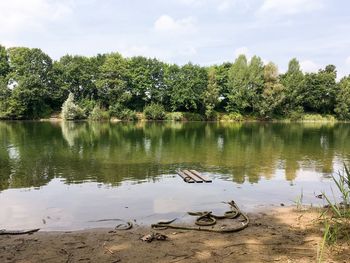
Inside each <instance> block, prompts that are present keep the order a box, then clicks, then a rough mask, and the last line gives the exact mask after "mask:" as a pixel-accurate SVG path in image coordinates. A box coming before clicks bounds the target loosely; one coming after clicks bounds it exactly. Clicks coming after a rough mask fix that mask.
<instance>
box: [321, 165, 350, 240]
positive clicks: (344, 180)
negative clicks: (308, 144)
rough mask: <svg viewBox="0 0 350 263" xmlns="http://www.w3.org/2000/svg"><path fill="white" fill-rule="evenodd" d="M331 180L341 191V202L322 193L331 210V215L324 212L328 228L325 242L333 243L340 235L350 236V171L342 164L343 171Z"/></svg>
mask: <svg viewBox="0 0 350 263" xmlns="http://www.w3.org/2000/svg"><path fill="white" fill-rule="evenodd" d="M332 178H333V181H334V183H335V185H336V187H337V189H338V191H339V192H340V193H341V198H342V202H340V203H337V202H336V201H335V202H332V201H331V200H330V198H329V197H328V196H327V195H326V194H325V193H323V196H324V198H325V199H326V201H327V203H328V207H329V208H330V211H331V212H332V214H331V216H328V217H327V216H326V213H325V214H324V215H325V216H324V221H325V226H328V230H327V231H326V233H325V235H326V236H325V239H326V241H327V243H329V244H331V243H335V242H337V240H338V239H339V238H341V237H344V236H345V237H347V238H348V239H349V236H350V207H349V205H350V171H349V168H348V167H347V166H346V165H345V164H344V171H343V172H339V173H338V176H337V177H336V176H334V175H333V176H332Z"/></svg>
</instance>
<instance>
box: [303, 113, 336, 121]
mask: <svg viewBox="0 0 350 263" xmlns="http://www.w3.org/2000/svg"><path fill="white" fill-rule="evenodd" d="M302 121H304V122H335V121H336V119H335V118H334V116H332V115H324V116H322V115H321V114H305V115H304V116H303V118H302Z"/></svg>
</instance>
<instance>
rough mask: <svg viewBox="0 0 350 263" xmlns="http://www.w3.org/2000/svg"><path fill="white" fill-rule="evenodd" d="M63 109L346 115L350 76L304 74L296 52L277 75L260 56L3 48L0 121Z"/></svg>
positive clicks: (67, 114)
mask: <svg viewBox="0 0 350 263" xmlns="http://www.w3.org/2000/svg"><path fill="white" fill-rule="evenodd" d="M61 109H62V115H63V116H62V117H63V118H65V119H85V118H90V119H92V120H100V119H110V118H117V119H120V120H136V119H139V118H145V119H150V120H164V119H167V120H224V121H225V120H226V121H230V120H231V121H241V120H244V119H251V120H273V119H289V120H292V121H298V120H310V119H313V120H314V119H315V118H316V119H328V120H335V118H337V119H339V120H349V119H350V76H347V77H343V78H342V79H341V80H340V81H337V72H336V67H335V66H334V65H328V66H326V67H325V68H324V69H320V70H319V71H318V72H317V73H306V74H304V73H303V72H302V70H301V69H300V65H299V62H298V60H297V59H295V58H293V59H292V60H290V62H289V65H288V70H287V71H286V72H285V73H284V74H280V73H279V72H278V68H277V66H276V65H275V64H274V63H272V62H269V63H267V64H264V63H263V61H262V59H261V58H260V57H258V56H253V57H252V58H251V59H249V60H248V59H247V57H246V56H245V55H240V56H239V57H238V58H237V59H236V60H235V61H234V62H233V63H231V62H226V63H222V64H220V65H212V66H207V67H204V66H199V65H194V64H192V63H188V64H186V65H183V66H179V65H175V64H168V63H164V62H162V61H159V60H157V59H155V58H154V59H151V58H146V57H142V56H137V57H131V58H124V57H123V56H122V55H121V54H119V53H109V54H98V55H96V56H94V57H85V56H71V55H65V56H63V57H61V58H60V59H59V60H58V61H53V60H52V59H51V58H50V57H49V56H48V55H47V54H45V53H44V52H43V51H41V50H40V49H38V48H26V47H12V48H7V49H6V48H5V47H3V46H0V119H39V118H47V117H49V116H50V115H51V114H52V113H55V112H60V111H61ZM140 112H143V114H138V113H140ZM140 115H141V117H140Z"/></svg>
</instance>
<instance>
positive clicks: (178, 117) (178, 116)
mask: <svg viewBox="0 0 350 263" xmlns="http://www.w3.org/2000/svg"><path fill="white" fill-rule="evenodd" d="M166 119H167V120H169V121H182V120H183V119H184V116H183V114H182V112H169V113H168V114H167V115H166Z"/></svg>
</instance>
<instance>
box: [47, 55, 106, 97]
mask: <svg viewBox="0 0 350 263" xmlns="http://www.w3.org/2000/svg"><path fill="white" fill-rule="evenodd" d="M103 62H104V57H103V56H100V55H99V56H97V57H92V58H87V57H83V56H71V55H65V56H63V57H61V59H60V60H59V61H58V62H56V63H54V68H55V70H56V71H57V74H59V75H60V76H59V78H58V80H57V81H58V83H59V85H60V87H61V88H62V89H63V91H64V94H65V97H66V96H67V94H68V93H69V92H72V93H73V94H74V97H75V99H76V100H77V101H82V100H84V99H87V100H96V99H97V88H96V84H95V83H96V80H97V79H98V77H99V66H100V65H101V64H103Z"/></svg>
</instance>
